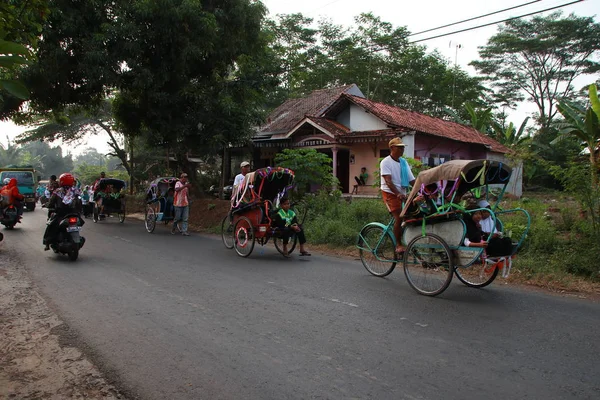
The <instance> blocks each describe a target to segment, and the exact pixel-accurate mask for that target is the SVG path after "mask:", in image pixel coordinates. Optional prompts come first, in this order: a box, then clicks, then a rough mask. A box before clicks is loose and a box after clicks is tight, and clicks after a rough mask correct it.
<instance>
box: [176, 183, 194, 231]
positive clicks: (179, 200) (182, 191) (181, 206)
mask: <svg viewBox="0 0 600 400" xmlns="http://www.w3.org/2000/svg"><path fill="white" fill-rule="evenodd" d="M190 187H192V184H191V183H189V182H188V175H187V174H186V173H182V174H181V176H180V177H179V182H177V183H176V184H175V199H174V202H173V205H174V208H175V218H174V219H173V228H171V234H172V235H174V234H175V229H176V228H177V223H178V222H179V221H181V226H180V228H181V234H182V235H183V236H190V234H189V232H188V218H189V216H190V203H189V200H188V192H189V189H190Z"/></svg>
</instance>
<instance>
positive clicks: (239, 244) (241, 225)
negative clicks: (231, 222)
mask: <svg viewBox="0 0 600 400" xmlns="http://www.w3.org/2000/svg"><path fill="white" fill-rule="evenodd" d="M254 240H255V237H254V228H253V227H252V223H251V222H250V220H249V219H248V218H246V217H240V219H239V220H238V221H237V222H236V223H235V228H234V241H233V247H234V248H235V252H236V253H238V254H239V255H240V256H242V257H248V256H249V255H250V254H251V253H252V250H254Z"/></svg>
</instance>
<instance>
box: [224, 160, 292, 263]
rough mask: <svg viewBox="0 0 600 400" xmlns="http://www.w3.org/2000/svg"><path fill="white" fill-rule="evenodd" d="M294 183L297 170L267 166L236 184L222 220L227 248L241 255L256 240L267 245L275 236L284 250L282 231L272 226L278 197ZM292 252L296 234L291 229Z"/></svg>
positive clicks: (248, 251) (249, 250) (290, 250)
mask: <svg viewBox="0 0 600 400" xmlns="http://www.w3.org/2000/svg"><path fill="white" fill-rule="evenodd" d="M293 186H294V171H292V170H291V169H288V168H281V167H266V168H261V169H258V170H256V171H254V172H250V173H248V174H246V176H245V177H244V180H243V182H242V183H241V184H240V185H239V186H237V187H236V188H234V190H233V195H232V199H231V210H230V212H229V214H228V215H227V216H225V218H224V219H223V222H222V224H221V229H222V231H221V236H222V238H223V244H224V245H225V247H226V248H228V249H232V248H234V249H235V251H236V253H237V254H238V255H240V256H241V257H248V256H249V255H250V254H251V253H252V250H253V249H254V244H255V242H258V243H259V244H260V245H263V246H264V245H266V244H267V243H268V242H269V239H273V242H274V244H275V248H276V249H277V251H279V252H280V253H281V254H283V242H282V240H283V239H282V238H283V234H284V232H282V231H281V230H280V229H279V228H277V227H273V226H272V222H273V217H274V214H275V213H276V212H277V206H278V205H279V200H280V199H281V198H282V197H283V196H284V195H285V194H286V193H287V192H288V191H289V190H290V189H292V188H293ZM290 234H291V237H290V248H289V250H288V253H291V252H292V251H293V250H294V248H295V247H296V243H297V240H298V239H297V237H296V236H295V235H293V233H290Z"/></svg>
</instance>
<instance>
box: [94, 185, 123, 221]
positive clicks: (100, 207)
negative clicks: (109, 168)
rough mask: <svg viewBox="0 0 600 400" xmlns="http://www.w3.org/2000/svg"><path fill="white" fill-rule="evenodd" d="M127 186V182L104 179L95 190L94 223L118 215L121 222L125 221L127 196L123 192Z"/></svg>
mask: <svg viewBox="0 0 600 400" xmlns="http://www.w3.org/2000/svg"><path fill="white" fill-rule="evenodd" d="M125 186H127V184H126V183H125V181H123V180H121V179H114V178H102V179H100V180H99V181H98V183H97V184H96V186H95V188H94V198H93V200H94V209H93V212H92V218H93V220H94V222H98V221H102V220H105V219H106V218H108V217H110V216H111V215H113V214H116V215H117V217H118V219H119V222H120V223H123V222H124V221H125V205H126V200H125V195H124V194H123V193H122V190H123V189H124V188H125Z"/></svg>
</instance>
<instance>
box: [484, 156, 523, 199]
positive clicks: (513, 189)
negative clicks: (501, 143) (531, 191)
mask: <svg viewBox="0 0 600 400" xmlns="http://www.w3.org/2000/svg"><path fill="white" fill-rule="evenodd" d="M487 159H488V160H493V161H500V162H502V163H505V164H508V165H510V167H511V168H512V170H513V171H512V175H511V177H510V180H509V181H508V185H507V186H506V193H510V194H512V195H514V196H517V197H521V196H522V195H523V162H522V161H519V162H515V161H513V160H510V159H508V158H507V157H506V156H504V154H501V153H488V154H487Z"/></svg>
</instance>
